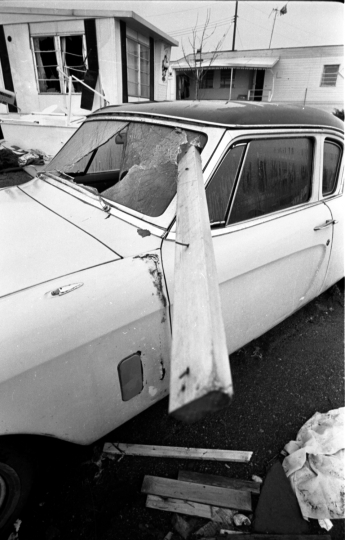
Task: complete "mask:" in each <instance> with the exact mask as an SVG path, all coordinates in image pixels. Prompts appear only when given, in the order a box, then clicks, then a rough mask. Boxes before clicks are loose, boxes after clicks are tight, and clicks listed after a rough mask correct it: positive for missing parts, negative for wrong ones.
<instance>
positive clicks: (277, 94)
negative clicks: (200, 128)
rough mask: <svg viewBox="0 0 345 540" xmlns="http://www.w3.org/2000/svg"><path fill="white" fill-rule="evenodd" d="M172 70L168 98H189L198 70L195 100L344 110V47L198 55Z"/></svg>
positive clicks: (172, 66)
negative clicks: (197, 86)
mask: <svg viewBox="0 0 345 540" xmlns="http://www.w3.org/2000/svg"><path fill="white" fill-rule="evenodd" d="M212 59H213V60H212ZM194 64H195V65H194ZM171 68H172V69H171V75H170V80H169V94H168V95H169V99H194V96H195V77H193V72H195V69H196V68H197V69H202V70H204V77H203V79H202V82H201V87H200V91H199V99H233V100H237V99H244V100H251V101H271V102H275V103H295V104H296V105H308V106H311V107H317V108H319V109H323V110H326V111H329V112H333V111H334V109H343V108H344V47H343V45H325V46H315V47H288V48H281V49H258V50H247V51H220V52H218V53H217V54H216V55H214V53H212V52H208V53H206V52H205V53H204V52H200V53H199V52H198V54H197V55H196V59H195V62H194V60H193V57H192V55H189V56H188V57H187V58H183V59H181V60H179V61H176V62H174V63H173V64H172V65H171ZM230 82H231V83H232V84H231V88H230Z"/></svg>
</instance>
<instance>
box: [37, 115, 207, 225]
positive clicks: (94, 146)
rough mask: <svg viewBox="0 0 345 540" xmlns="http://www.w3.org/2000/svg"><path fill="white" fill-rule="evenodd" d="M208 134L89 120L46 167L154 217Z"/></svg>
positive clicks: (136, 123)
mask: <svg viewBox="0 0 345 540" xmlns="http://www.w3.org/2000/svg"><path fill="white" fill-rule="evenodd" d="M206 139H207V138H206V135H204V134H203V133H198V132H196V131H191V130H185V129H181V128H179V127H172V126H163V125H157V124H152V123H143V122H125V121H115V120H92V121H87V122H85V124H83V126H82V127H81V128H80V129H79V130H78V131H77V132H76V133H75V135H74V136H73V137H71V139H70V140H69V141H68V142H67V143H66V145H65V146H64V147H63V148H62V149H61V150H60V152H59V153H58V154H57V155H56V156H55V157H54V158H53V159H52V161H51V162H50V163H49V164H48V165H46V167H45V171H46V172H49V171H50V172H55V173H56V172H58V173H59V174H62V173H65V174H68V175H69V176H71V177H72V179H73V180H74V181H75V182H76V183H78V184H83V185H85V186H87V187H91V188H93V189H94V190H95V191H96V192H97V193H100V194H102V197H105V198H106V199H109V200H110V201H113V202H115V203H118V204H121V205H123V206H126V207H127V208H131V209H133V210H135V211H137V212H140V213H142V214H145V215H147V216H151V217H157V216H160V215H161V214H163V212H164V211H165V210H166V208H167V206H168V205H169V203H170V202H171V200H172V199H173V197H174V195H175V193H176V183H177V167H178V160H179V155H180V154H181V153H182V150H183V148H184V147H187V146H188V145H191V144H193V145H195V146H198V147H200V148H201V149H202V148H203V147H204V146H205V143H206Z"/></svg>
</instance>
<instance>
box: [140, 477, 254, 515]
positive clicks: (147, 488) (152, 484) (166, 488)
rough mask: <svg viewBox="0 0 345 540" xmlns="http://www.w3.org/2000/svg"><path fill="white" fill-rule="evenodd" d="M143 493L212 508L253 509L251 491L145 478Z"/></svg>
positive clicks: (168, 479) (166, 479) (167, 479)
mask: <svg viewBox="0 0 345 540" xmlns="http://www.w3.org/2000/svg"><path fill="white" fill-rule="evenodd" d="M141 491H142V492H143V493H147V494H150V495H159V496H160V497H172V498H173V499H182V500H184V501H193V502H199V503H202V504H210V505H212V506H220V507H221V508H231V509H235V510H249V511H251V509H252V501H251V494H250V492H249V491H238V490H235V489H229V488H222V487H218V486H206V485H204V484H192V483H190V482H181V481H180V480H172V479H171V478H159V477H158V476H145V477H144V481H143V485H142V487H141Z"/></svg>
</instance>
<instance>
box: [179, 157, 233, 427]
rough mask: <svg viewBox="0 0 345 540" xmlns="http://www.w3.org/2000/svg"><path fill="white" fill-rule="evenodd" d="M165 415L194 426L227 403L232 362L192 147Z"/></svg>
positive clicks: (182, 176)
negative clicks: (193, 422)
mask: <svg viewBox="0 0 345 540" xmlns="http://www.w3.org/2000/svg"><path fill="white" fill-rule="evenodd" d="M170 374H171V376H170V401H169V412H170V413H172V414H173V416H175V417H177V418H179V419H180V420H184V421H187V422H188V421H190V422H191V421H195V420H198V419H200V418H203V417H204V416H205V414H207V413H208V412H211V411H215V410H218V409H220V408H222V407H224V406H226V405H228V404H229V402H230V398H231V396H232V394H233V388H232V379H231V372H230V361H229V355H228V349H227V345H226V337H225V331H224V323H223V316H222V312H221V303H220V294H219V285H218V277H217V269H216V263H215V255H214V250H213V243H212V236H211V229H210V221H209V215H208V209H207V202H206V194H205V187H204V181H203V174H202V168H201V156H200V153H199V151H198V149H197V148H196V147H195V146H190V147H189V148H188V150H187V151H186V153H185V154H184V155H183V157H182V158H181V160H180V162H179V165H178V180H177V211H176V246H175V270H174V299H173V324H172V348H171V367H170Z"/></svg>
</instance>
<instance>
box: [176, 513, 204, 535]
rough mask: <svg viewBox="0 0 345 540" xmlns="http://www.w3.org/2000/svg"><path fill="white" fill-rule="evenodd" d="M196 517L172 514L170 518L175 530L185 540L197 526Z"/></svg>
mask: <svg viewBox="0 0 345 540" xmlns="http://www.w3.org/2000/svg"><path fill="white" fill-rule="evenodd" d="M198 523H199V521H198V519H196V518H189V519H188V518H184V517H183V516H180V514H174V515H173V518H172V524H173V527H174V529H175V531H176V532H177V533H178V534H180V535H181V536H182V538H184V539H185V540H187V538H188V537H189V536H190V534H191V533H192V532H193V531H194V530H195V527H196V526H198Z"/></svg>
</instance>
